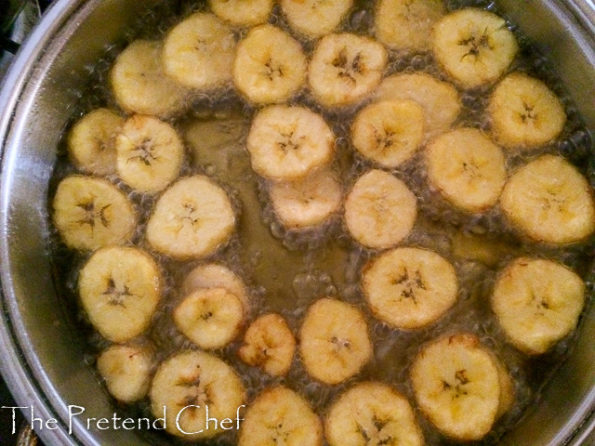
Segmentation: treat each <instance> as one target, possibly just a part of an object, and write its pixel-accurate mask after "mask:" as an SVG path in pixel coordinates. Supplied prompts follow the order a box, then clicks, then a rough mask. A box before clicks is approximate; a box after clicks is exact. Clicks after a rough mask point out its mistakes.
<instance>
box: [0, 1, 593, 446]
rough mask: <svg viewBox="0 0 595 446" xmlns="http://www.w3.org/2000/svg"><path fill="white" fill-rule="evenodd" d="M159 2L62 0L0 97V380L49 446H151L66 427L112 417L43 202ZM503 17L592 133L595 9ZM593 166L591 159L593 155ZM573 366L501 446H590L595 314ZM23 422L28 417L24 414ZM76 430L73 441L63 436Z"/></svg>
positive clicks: (524, 4) (508, 8)
mask: <svg viewBox="0 0 595 446" xmlns="http://www.w3.org/2000/svg"><path fill="white" fill-rule="evenodd" d="M151 3H153V1H147V0H145V1H142V2H139V1H135V0H60V1H57V2H55V4H54V5H53V6H52V7H51V8H50V9H49V10H48V12H47V13H46V15H45V16H44V18H43V20H42V21H41V23H40V24H39V26H38V27H37V28H36V29H35V30H34V32H33V33H32V35H31V36H30V37H29V39H28V40H27V42H26V43H25V44H24V46H23V47H22V48H21V50H20V52H19V54H18V56H17V58H16V59H15V61H14V63H13V66H12V68H11V70H10V71H9V73H8V74H7V76H6V77H5V81H4V85H3V88H2V90H1V95H0V142H1V147H2V173H1V189H0V269H1V278H2V298H1V299H0V313H1V314H2V318H0V347H1V349H2V356H1V359H0V371H1V372H2V375H3V376H4V378H5V379H6V381H7V382H8V385H9V387H10V389H11V391H12V392H13V394H14V396H15V398H16V400H17V402H18V403H19V405H21V406H34V408H35V414H34V415H35V416H36V417H42V418H45V419H48V418H56V419H57V420H58V421H59V425H60V429H58V430H48V429H43V430H40V431H39V433H40V435H41V437H42V439H43V440H44V442H45V443H46V444H48V445H62V444H64V445H66V444H68V445H70V444H73V445H74V444H85V445H109V444H113V445H131V444H135V445H137V444H139V445H140V444H148V443H146V439H145V440H143V439H142V438H140V437H139V436H138V433H137V432H127V431H123V430H119V431H115V430H113V429H112V430H108V431H92V430H91V431H89V430H87V429H86V428H85V426H84V425H81V424H79V423H74V424H73V425H72V426H69V423H68V408H67V406H68V404H76V405H80V406H84V407H85V408H86V411H87V412H86V414H85V415H87V416H90V417H110V416H111V415H112V413H113V407H112V406H111V404H110V402H109V400H108V398H107V396H106V394H105V393H104V392H103V391H102V390H101V389H100V384H99V383H98V381H97V379H96V377H95V375H94V373H93V371H92V368H91V367H90V366H88V365H86V364H85V361H84V351H85V347H84V342H85V341H84V339H82V337H81V336H80V334H78V333H77V332H76V329H75V327H74V325H73V324H70V323H69V320H71V319H72V316H71V315H69V314H67V311H66V310H65V309H64V303H63V302H62V300H61V299H60V298H59V297H58V296H57V294H56V288H55V286H54V284H53V282H52V276H51V271H50V262H49V259H48V255H49V254H48V249H47V236H48V232H49V226H48V216H47V211H46V200H47V191H48V182H49V179H50V176H51V173H52V166H53V164H54V161H55V158H56V147H57V145H58V142H59V140H60V138H61V134H62V131H63V129H64V127H65V125H66V123H67V121H68V119H69V117H70V115H71V113H72V107H73V106H74V104H76V103H77V101H78V99H79V98H78V96H77V91H79V90H80V89H81V88H82V87H83V86H84V85H85V83H86V82H87V80H88V76H89V74H88V72H87V71H86V69H85V66H86V65H89V64H93V62H94V61H96V60H98V59H99V58H100V57H101V55H102V54H103V53H104V51H105V49H106V47H107V46H108V45H110V44H111V43H113V42H116V41H118V40H121V39H122V38H123V33H124V30H125V29H126V27H127V25H128V24H129V23H131V22H132V21H133V20H134V19H135V17H136V16H137V15H138V14H139V12H140V11H141V10H142V9H144V8H146V7H147V6H148V5H150V4H151ZM496 3H498V6H499V7H500V8H501V9H502V10H503V11H504V12H505V13H506V15H507V16H508V17H509V18H510V19H511V20H512V21H513V22H515V23H517V24H518V25H519V26H520V27H521V28H522V29H523V31H524V32H525V34H527V35H528V36H529V37H530V38H531V39H533V40H534V41H535V42H536V43H537V45H538V46H539V47H540V48H541V50H542V51H543V52H544V53H546V54H548V55H549V56H550V58H551V60H552V61H553V62H554V64H555V67H556V69H557V71H558V73H559V75H560V77H561V78H562V80H563V81H564V83H565V85H566V86H567V88H568V89H569V91H570V93H571V96H572V97H573V99H574V101H575V103H576V105H577V106H578V108H579V110H580V111H581V112H582V115H583V116H584V118H585V120H586V122H587V125H588V127H589V128H590V129H595V107H594V105H595V104H594V98H595V43H594V38H595V10H594V7H593V4H592V3H591V1H590V0H573V1H572V0H499V1H497V2H496ZM591 156H592V160H591V161H592V162H593V164H595V155H594V154H592V155H591ZM581 325H582V327H581V334H580V336H579V339H578V342H577V343H576V345H575V346H574V349H573V351H572V353H571V355H570V357H569V359H568V360H567V361H566V362H565V363H564V364H563V365H562V366H561V367H560V368H559V370H558V371H557V373H556V375H555V377H554V378H553V380H551V381H550V382H549V384H548V386H547V387H546V388H545V389H544V391H543V398H542V400H541V402H540V404H539V405H537V406H536V407H533V408H531V409H530V410H529V412H528V413H527V415H526V416H525V417H524V419H523V420H522V421H521V422H520V423H519V425H518V426H517V427H516V428H515V429H514V430H513V431H512V432H510V433H509V434H508V435H507V436H506V437H505V438H504V439H503V441H502V444H505V445H516V446H521V445H527V446H529V445H530V446H542V445H563V444H567V443H569V444H574V445H578V444H585V445H587V444H589V445H590V444H594V441H595V440H594V439H593V438H592V436H591V438H590V440H589V439H588V437H589V435H591V434H592V433H593V431H594V429H595V418H594V416H593V410H594V408H595V349H594V348H593V345H594V344H593V340H594V339H595V309H594V308H593V306H591V308H590V309H589V310H588V314H586V315H585V317H584V318H583V320H582V324H581ZM25 413H26V415H27V416H28V417H30V416H31V413H30V411H26V412H25ZM69 427H72V434H71V435H69V434H68V430H69Z"/></svg>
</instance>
